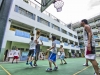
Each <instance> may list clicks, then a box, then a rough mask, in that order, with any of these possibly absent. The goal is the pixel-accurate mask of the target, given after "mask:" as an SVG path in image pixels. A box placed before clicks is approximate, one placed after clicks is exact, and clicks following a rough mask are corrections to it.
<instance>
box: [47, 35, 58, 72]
mask: <svg viewBox="0 0 100 75" xmlns="http://www.w3.org/2000/svg"><path fill="white" fill-rule="evenodd" d="M55 40H56V37H55V36H52V47H51V48H49V49H47V50H48V51H50V50H51V49H52V52H51V53H50V55H49V58H48V60H49V68H48V69H47V70H46V71H47V72H51V71H52V63H53V64H54V66H55V67H54V69H53V70H54V71H56V70H57V69H58V67H57V65H56V55H57V48H56V43H55Z"/></svg>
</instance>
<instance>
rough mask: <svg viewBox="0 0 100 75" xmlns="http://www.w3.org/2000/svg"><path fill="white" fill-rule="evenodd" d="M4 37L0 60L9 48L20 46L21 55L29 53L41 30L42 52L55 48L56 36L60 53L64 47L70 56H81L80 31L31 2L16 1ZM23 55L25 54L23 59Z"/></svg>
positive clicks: (13, 1)
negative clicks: (52, 44)
mask: <svg viewBox="0 0 100 75" xmlns="http://www.w3.org/2000/svg"><path fill="white" fill-rule="evenodd" d="M8 12H9V14H8V17H7V21H6V25H5V31H4V36H3V40H2V45H1V52H0V55H1V56H0V61H2V60H3V57H4V52H5V50H6V49H14V48H15V47H17V48H18V49H19V50H20V51H21V52H27V51H28V48H29V45H28V43H29V41H30V37H31V36H33V34H36V30H37V29H39V30H41V36H40V39H41V40H42V41H43V46H42V47H41V51H44V52H46V49H47V48H49V46H51V40H50V38H51V37H52V36H56V38H57V39H56V44H57V48H58V50H59V47H60V45H63V47H64V49H65V53H66V55H67V56H69V57H70V56H71V55H72V54H74V53H78V54H79V55H80V56H81V51H80V48H79V43H78V37H77V32H75V31H73V30H71V29H69V28H68V27H67V26H66V24H65V23H63V22H62V21H60V20H59V19H57V18H56V17H54V16H53V15H52V14H50V13H48V12H46V11H44V12H43V13H41V12H40V7H39V6H37V5H36V4H34V3H33V2H31V1H25V0H12V3H11V6H10V8H9V11H8ZM22 54H23V53H21V56H22Z"/></svg>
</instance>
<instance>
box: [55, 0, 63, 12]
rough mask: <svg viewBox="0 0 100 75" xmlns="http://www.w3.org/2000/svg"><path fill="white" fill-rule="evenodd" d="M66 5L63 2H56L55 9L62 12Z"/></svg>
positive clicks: (57, 0) (56, 0)
mask: <svg viewBox="0 0 100 75" xmlns="http://www.w3.org/2000/svg"><path fill="white" fill-rule="evenodd" d="M63 5H64V2H63V1H62V0H55V2H54V7H55V8H56V9H57V12H61V11H62V7H63Z"/></svg>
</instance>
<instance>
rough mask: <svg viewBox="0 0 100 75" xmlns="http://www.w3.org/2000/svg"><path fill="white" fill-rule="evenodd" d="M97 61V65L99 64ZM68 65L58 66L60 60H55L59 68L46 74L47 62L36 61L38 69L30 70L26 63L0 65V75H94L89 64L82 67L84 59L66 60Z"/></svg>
mask: <svg viewBox="0 0 100 75" xmlns="http://www.w3.org/2000/svg"><path fill="white" fill-rule="evenodd" d="M99 59H100V58H97V60H98V63H99ZM66 61H67V63H68V64H65V65H60V60H59V59H58V60H57V65H58V67H59V69H58V71H53V72H46V69H47V68H48V61H47V60H40V61H38V67H35V68H32V67H31V66H30V65H26V62H20V63H18V64H16V63H14V64H12V63H0V75H94V70H93V67H92V66H91V64H90V63H89V66H88V67H85V66H83V64H84V63H85V58H68V59H66ZM99 64H100V63H99Z"/></svg>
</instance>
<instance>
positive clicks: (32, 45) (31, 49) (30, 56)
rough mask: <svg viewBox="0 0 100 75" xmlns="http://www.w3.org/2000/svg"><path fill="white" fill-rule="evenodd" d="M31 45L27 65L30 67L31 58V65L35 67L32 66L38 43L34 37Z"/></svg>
mask: <svg viewBox="0 0 100 75" xmlns="http://www.w3.org/2000/svg"><path fill="white" fill-rule="evenodd" d="M29 45H30V48H29V53H28V58H27V62H26V64H27V65H28V61H29V59H30V58H31V62H30V63H29V64H30V65H31V66H33V67H35V66H34V65H32V61H33V59H34V57H35V48H36V41H35V40H34V38H33V37H31V41H30V43H29Z"/></svg>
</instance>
